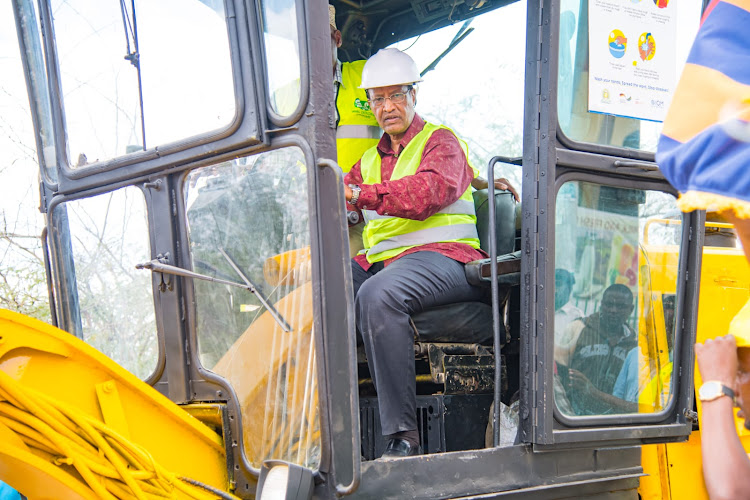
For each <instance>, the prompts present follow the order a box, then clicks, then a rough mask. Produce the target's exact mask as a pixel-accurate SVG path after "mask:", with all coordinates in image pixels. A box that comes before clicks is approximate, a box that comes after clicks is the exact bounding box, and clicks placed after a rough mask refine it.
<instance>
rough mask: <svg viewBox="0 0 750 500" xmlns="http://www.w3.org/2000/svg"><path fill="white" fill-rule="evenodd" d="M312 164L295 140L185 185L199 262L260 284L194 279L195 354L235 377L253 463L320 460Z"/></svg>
mask: <svg viewBox="0 0 750 500" xmlns="http://www.w3.org/2000/svg"><path fill="white" fill-rule="evenodd" d="M306 171H307V170H306V165H305V160H304V156H303V153H302V151H301V150H300V149H298V148H296V147H289V148H284V149H279V150H273V151H268V152H265V153H261V154H258V155H255V156H249V157H242V158H239V159H236V160H232V161H227V162H224V163H219V164H216V165H211V166H207V167H203V168H199V169H195V170H193V171H191V172H190V173H189V174H188V175H187V176H186V178H185V181H184V185H183V192H184V197H185V207H186V209H187V222H188V230H189V238H190V250H191V255H192V266H193V271H195V272H198V273H201V274H204V275H208V276H210V277H213V278H216V279H220V280H224V281H229V282H234V283H240V284H245V285H247V284H249V285H250V286H252V287H254V288H255V289H256V293H251V292H250V291H249V290H247V289H242V288H238V287H234V286H229V285H226V284H219V283H214V282H210V281H200V280H193V283H194V285H193V286H194V290H195V302H196V315H197V318H196V324H197V326H196V330H197V339H198V351H199V359H200V362H201V364H202V365H203V366H204V367H206V368H207V369H209V370H212V371H213V372H215V373H217V374H219V375H221V376H222V377H224V378H225V379H227V380H228V381H229V382H230V383H231V385H232V387H233V389H234V391H235V394H236V396H237V400H238V402H239V404H240V408H241V411H242V425H243V438H244V443H243V445H244V453H245V456H246V457H247V459H248V461H249V462H250V463H251V464H252V465H253V466H254V467H259V466H260V465H261V463H262V462H263V460H265V459H268V458H276V459H282V460H288V461H292V462H295V463H298V464H300V465H304V466H306V467H311V468H316V467H317V466H318V463H319V459H320V421H319V406H318V395H317V385H316V381H317V376H316V370H315V356H316V353H315V344H314V342H313V313H312V310H313V306H312V300H313V296H312V290H313V288H312V283H311V278H312V276H311V265H310V229H309V216H308V211H307V207H308V192H307V179H306ZM264 302H265V303H264Z"/></svg>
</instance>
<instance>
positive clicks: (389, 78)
mask: <svg viewBox="0 0 750 500" xmlns="http://www.w3.org/2000/svg"><path fill="white" fill-rule="evenodd" d="M421 81H422V78H421V77H420V76H419V70H418V69H417V64H416V63H415V62H414V59H412V58H411V57H410V56H409V54H407V53H405V52H401V51H400V50H398V49H380V50H379V51H378V53H377V54H375V55H374V56H372V57H371V58H369V59H368V60H367V62H366V63H365V67H364V69H362V85H360V86H359V88H361V89H374V88H377V87H389V86H391V85H411V84H412V83H417V82H421Z"/></svg>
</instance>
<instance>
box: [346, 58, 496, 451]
mask: <svg viewBox="0 0 750 500" xmlns="http://www.w3.org/2000/svg"><path fill="white" fill-rule="evenodd" d="M420 81H421V78H420V75H419V72H418V71H417V67H416V64H415V63H414V61H413V60H412V59H411V57H409V56H408V55H407V54H405V53H403V52H401V51H399V50H397V49H382V50H380V51H379V52H378V53H377V54H375V55H374V56H372V57H371V58H370V59H368V60H367V64H365V67H364V70H363V72H362V85H361V86H362V88H364V89H367V92H368V99H369V103H370V106H371V107H372V110H373V112H374V113H375V117H376V119H377V121H378V124H379V125H380V127H381V128H382V129H383V130H384V131H385V133H384V134H383V136H382V137H381V138H380V141H379V142H378V144H377V146H375V147H372V148H370V149H368V150H367V151H366V152H365V153H364V155H363V156H362V159H361V160H360V161H359V162H357V163H356V164H355V165H354V166H353V167H352V169H351V171H350V172H349V173H348V174H347V176H346V178H345V182H346V185H345V187H344V190H345V194H346V199H347V201H348V202H349V205H350V209H356V210H358V211H361V213H362V215H363V217H364V220H365V224H366V225H365V228H364V231H363V235H362V236H363V244H364V250H363V251H362V252H361V253H360V254H359V255H358V256H357V257H355V258H354V259H353V260H352V275H353V282H354V294H355V298H354V302H355V312H356V325H357V330H358V332H359V333H360V334H361V335H362V340H363V343H364V347H365V351H366V353H367V359H368V363H369V367H370V373H371V375H372V377H373V380H374V383H375V388H376V390H377V393H378V406H379V411H380V421H381V427H382V431H383V434H384V435H385V437H386V439H387V444H386V450H385V453H384V454H383V457H401V456H409V455H416V454H419V453H420V452H421V449H420V443H419V435H418V433H417V420H416V385H415V384H416V382H415V371H414V337H413V333H412V329H411V326H410V316H411V315H412V314H415V313H418V312H420V311H422V310H424V309H427V308H430V307H435V306H440V305H444V304H449V303H454V302H465V301H475V300H480V299H481V298H482V296H483V294H484V291H483V290H482V289H479V288H476V287H473V286H471V285H470V284H469V283H468V282H467V281H466V276H465V274H464V264H465V263H467V262H470V261H472V260H476V259H480V258H483V257H484V256H485V255H486V254H484V252H482V251H481V250H479V238H478V236H477V231H476V226H475V223H476V216H475V214H474V203H473V201H472V194H471V181H472V179H473V178H474V177H475V171H474V169H473V168H472V167H471V166H470V164H469V161H468V158H469V155H468V149H467V146H466V143H465V142H464V141H462V140H460V139H458V138H457V137H456V135H455V134H454V133H453V132H452V131H451V130H450V129H448V128H447V127H444V126H441V125H435V124H432V123H427V122H425V121H424V120H423V119H422V118H421V117H420V116H419V115H417V114H416V112H415V104H416V98H417V91H416V88H415V87H414V85H415V84H416V83H418V82H420Z"/></svg>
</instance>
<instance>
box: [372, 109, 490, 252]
mask: <svg viewBox="0 0 750 500" xmlns="http://www.w3.org/2000/svg"><path fill="white" fill-rule="evenodd" d="M438 129H446V130H449V131H450V132H451V133H453V131H452V130H450V129H449V128H448V127H444V126H442V125H433V124H432V123H425V126H424V128H423V129H422V131H421V132H419V133H418V134H417V135H416V136H414V138H413V139H412V140H411V141H410V142H409V144H407V145H406V147H405V148H404V149H403V151H401V153H400V154H399V157H398V160H397V161H396V166H395V167H394V169H393V174H392V175H391V180H396V179H400V178H402V177H406V176H409V175H414V174H416V173H417V169H418V168H419V163H420V162H421V160H422V152H423V151H424V147H425V144H427V140H428V139H429V138H430V136H432V134H433V132H435V131H436V130H438ZM453 135H456V134H455V133H453ZM458 141H459V143H460V144H461V148H462V149H463V151H464V154H465V155H466V158H467V161H468V158H469V149H468V146H467V145H466V143H465V142H464V141H462V140H461V139H458ZM380 165H381V163H380V154H379V153H378V151H377V147H372V148H370V149H368V150H367V151H366V152H365V154H364V156H362V165H361V171H362V179H363V184H378V183H380V182H381V177H380ZM472 168H474V167H473V166H472ZM362 214H363V215H364V218H365V222H366V225H365V229H364V231H363V232H362V242H363V243H364V248H365V249H364V250H363V252H365V253H366V254H367V260H368V262H380V261H383V260H386V259H390V258H392V257H395V256H397V255H398V254H400V253H402V252H404V251H406V250H408V249H410V248H414V247H415V246H419V245H426V244H428V243H451V242H456V243H465V244H467V245H469V246H471V247H472V248H479V236H478V235H477V228H476V222H477V218H476V215H475V212H474V200H473V198H472V195H471V186H468V187H467V189H466V191H464V193H463V194H462V195H461V197H460V198H459V199H458V200H457V201H456V202H455V203H453V204H451V205H449V206H447V207H445V208H443V209H442V210H440V211H439V212H438V213H436V214H434V215H432V216H431V217H428V218H427V219H425V220H423V221H418V220H411V219H403V218H400V217H392V216H389V215H380V214H378V213H377V212H376V211H374V210H362Z"/></svg>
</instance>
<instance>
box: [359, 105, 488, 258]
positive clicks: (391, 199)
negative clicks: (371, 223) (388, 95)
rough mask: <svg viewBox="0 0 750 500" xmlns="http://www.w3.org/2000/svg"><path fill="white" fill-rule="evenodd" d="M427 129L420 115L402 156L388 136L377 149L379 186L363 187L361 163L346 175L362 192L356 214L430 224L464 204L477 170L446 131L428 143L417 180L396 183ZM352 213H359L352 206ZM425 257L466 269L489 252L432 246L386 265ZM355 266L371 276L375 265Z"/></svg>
mask: <svg viewBox="0 0 750 500" xmlns="http://www.w3.org/2000/svg"><path fill="white" fill-rule="evenodd" d="M424 124H425V122H424V120H423V119H422V118H421V117H420V116H419V115H414V120H412V122H411V125H409V128H408V129H406V132H405V133H404V137H403V139H402V140H401V144H400V145H399V150H398V153H395V152H394V151H393V150H392V149H391V138H390V136H389V135H388V134H383V136H382V137H381V138H380V142H379V143H378V146H377V148H378V154H380V161H381V164H380V178H381V182H380V183H379V184H362V172H361V161H358V162H357V164H356V165H354V166H353V167H352V169H351V170H350V171H349V173H348V174H346V177H345V178H344V182H346V183H347V184H356V185H358V186H359V187H360V188H361V189H362V191H361V192H360V195H359V199H358V200H357V205H356V207H354V208H356V209H357V210H361V209H367V210H374V211H376V212H377V213H379V214H380V215H391V216H394V217H401V218H404V219H413V220H425V219H427V218H428V217H431V216H433V215H435V214H436V213H437V212H439V211H440V210H442V209H443V208H445V207H447V206H448V205H451V204H453V203H455V202H456V201H458V199H459V198H460V197H461V195H462V194H463V193H464V192H465V191H466V190H467V189H468V188H469V185H470V184H471V180H472V179H473V178H474V170H473V169H472V168H471V167H470V166H469V163H468V162H467V161H466V155H464V152H463V149H461V145H460V144H459V142H458V139H456V136H454V135H453V134H452V133H451V132H450V131H449V130H445V129H439V130H436V131H435V132H433V134H432V135H431V136H430V138H429V139H428V140H427V143H426V144H425V147H424V151H423V152H422V160H421V161H420V163H419V168H417V172H416V173H415V174H414V175H408V176H406V177H402V178H401V179H396V180H393V181H392V180H390V179H391V175H392V174H393V169H394V167H395V166H396V162H397V161H398V155H399V154H400V153H401V151H403V150H404V147H405V146H406V145H407V144H409V142H410V141H411V140H412V139H414V137H415V136H416V135H417V134H418V133H419V132H421V131H422V129H423V128H424ZM349 209H353V208H352V206H351V205H349ZM422 251H432V252H437V253H440V254H443V255H445V256H446V257H449V258H451V259H453V260H456V261H458V262H461V263H463V264H465V263H467V262H471V261H472V260H477V259H482V258H484V257H486V256H487V254H486V253H484V252H483V251H481V250H476V249H474V248H472V247H471V246H469V245H466V244H465V243H428V244H427V245H420V246H417V247H414V248H410V249H409V250H406V251H404V252H402V253H400V254H399V255H397V256H396V257H393V258H390V259H388V260H386V261H385V263H384V264H385V265H386V266H387V265H388V264H390V263H391V262H393V261H394V260H396V259H399V258H401V257H403V256H404V255H409V254H410V253H414V252H422ZM355 260H356V261H357V263H358V264H359V265H360V266H362V268H363V269H364V270H365V271H366V270H367V269H369V267H370V265H371V264H370V263H369V262H368V261H367V258H366V257H365V255H364V254H362V255H357V256H356V257H355Z"/></svg>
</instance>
